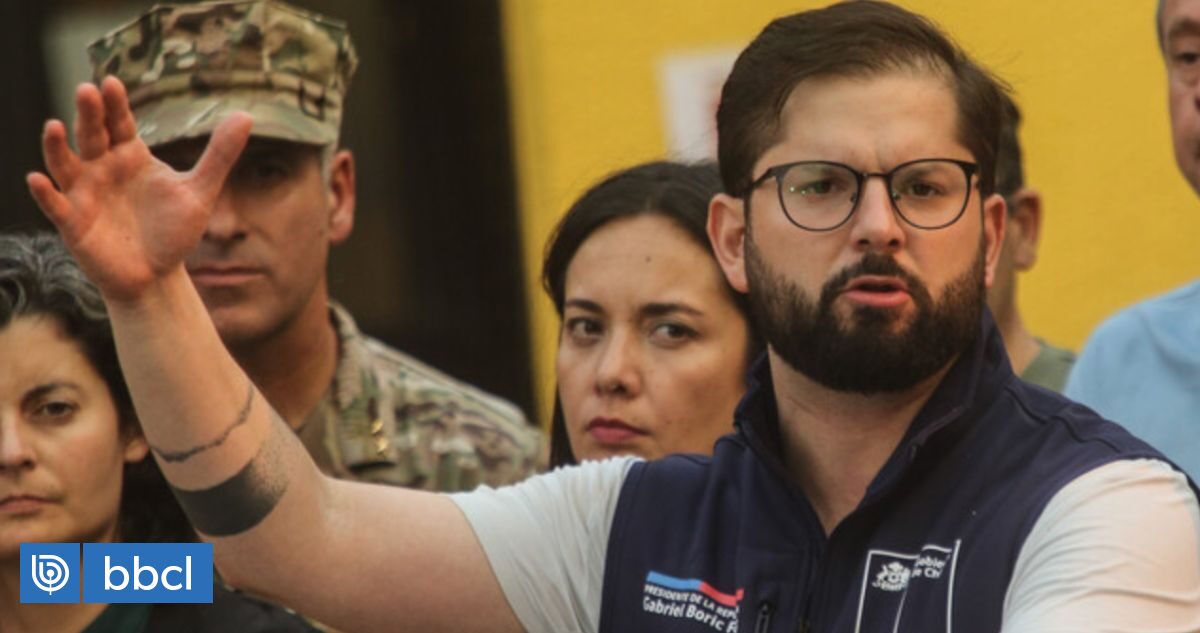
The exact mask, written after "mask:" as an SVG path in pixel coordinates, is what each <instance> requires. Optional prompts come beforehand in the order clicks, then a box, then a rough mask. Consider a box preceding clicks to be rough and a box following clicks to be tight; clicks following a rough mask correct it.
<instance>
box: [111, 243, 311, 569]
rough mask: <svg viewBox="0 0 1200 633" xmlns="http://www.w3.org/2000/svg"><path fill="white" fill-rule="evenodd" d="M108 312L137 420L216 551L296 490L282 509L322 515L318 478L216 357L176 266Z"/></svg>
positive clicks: (202, 315)
mask: <svg viewBox="0 0 1200 633" xmlns="http://www.w3.org/2000/svg"><path fill="white" fill-rule="evenodd" d="M108 308H109V312H110V315H111V319H112V323H113V333H114V337H115V339H116V343H117V351H118V355H119V356H120V359H121V365H122V368H123V370H124V373H125V377H126V380H127V382H128V384H129V389H130V393H131V395H132V396H133V402H134V407H135V409H136V411H137V414H138V418H139V420H140V421H141V423H142V426H143V428H144V430H145V433H146V437H147V440H148V441H149V443H150V445H151V447H152V450H153V453H154V456H155V458H156V459H157V460H158V462H159V464H160V465H161V467H162V471H163V473H164V475H165V476H166V478H167V481H168V482H169V483H170V485H171V487H172V488H173V489H174V490H175V492H176V496H177V497H178V498H179V500H180V502H181V504H182V505H183V507H184V510H185V511H186V512H187V513H188V516H189V517H190V518H191V520H192V522H193V525H194V526H195V527H196V528H197V530H199V531H200V532H201V533H202V534H204V535H205V536H207V537H213V538H216V539H217V541H218V546H221V545H220V543H219V541H220V539H221V537H228V536H233V535H237V534H242V533H245V532H248V531H250V530H252V529H256V528H258V526H260V525H261V523H262V521H263V519H264V518H265V517H266V516H267V515H269V514H270V513H272V512H275V511H276V509H277V506H278V505H279V503H280V500H281V499H282V498H283V497H284V496H285V495H288V494H289V490H291V489H298V490H301V491H304V492H303V493H302V494H301V495H300V497H301V498H300V499H295V500H292V502H291V503H289V504H288V507H289V508H291V509H292V510H293V511H296V512H302V513H303V514H305V515H306V516H307V517H313V516H317V517H319V516H322V513H321V512H320V511H319V503H320V498H321V497H320V496H319V492H320V490H321V487H322V486H323V481H322V477H321V475H320V473H319V472H318V471H317V470H316V468H315V466H314V465H313V464H312V462H311V460H310V459H309V458H308V455H307V453H306V452H305V451H304V449H303V447H302V446H301V445H300V444H299V443H298V442H296V441H295V438H294V437H292V436H291V434H290V433H289V432H287V429H286V425H284V424H283V422H282V421H281V420H279V418H278V416H277V415H276V414H275V413H274V411H273V410H272V409H271V407H270V405H269V404H268V403H267V402H266V400H265V399H263V397H262V395H261V394H260V393H258V391H257V389H255V387H254V386H253V384H251V382H250V380H249V378H248V377H247V376H246V374H245V372H243V371H242V369H241V368H240V367H239V366H238V365H237V363H236V362H235V361H234V360H233V358H232V357H231V356H230V355H229V353H228V352H227V351H226V349H225V347H224V345H223V344H222V343H221V340H220V337H219V336H218V335H217V332H216V329H215V328H214V326H213V324H212V321H211V320H210V318H209V316H208V313H207V311H206V309H205V307H204V304H203V303H202V302H201V300H200V297H199V295H198V294H197V293H196V291H195V288H194V287H193V285H192V283H191V281H190V280H189V279H188V277H187V274H186V272H184V270H183V268H182V267H179V269H178V270H177V271H176V272H174V273H171V274H168V275H167V276H165V277H164V278H163V279H162V280H161V281H160V282H159V283H156V284H155V285H154V286H153V287H152V288H150V289H149V290H148V291H147V292H146V293H144V294H143V295H142V296H140V297H139V298H138V299H137V300H136V301H121V302H118V301H109V302H108ZM297 502H299V503H300V506H299V507H298V506H297ZM306 504H307V505H308V506H310V507H307V508H306V507H304V505H306ZM293 527H295V528H296V529H301V530H305V529H311V530H318V529H319V526H318V525H316V524H315V523H314V521H312V520H311V519H307V520H305V521H298V522H295V524H294V526H293ZM256 531H257V530H256ZM267 532H269V530H268V531H267ZM270 537H271V535H270V534H269V533H263V534H262V535H261V536H260V535H258V534H255V538H254V539H251V540H259V539H264V540H266V539H270ZM238 549H242V548H238ZM249 551H250V553H251V554H253V553H254V552H255V551H259V550H253V549H250V550H249ZM264 553H266V551H264ZM239 559H240V557H239Z"/></svg>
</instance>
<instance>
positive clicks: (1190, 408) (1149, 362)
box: [1065, 281, 1200, 479]
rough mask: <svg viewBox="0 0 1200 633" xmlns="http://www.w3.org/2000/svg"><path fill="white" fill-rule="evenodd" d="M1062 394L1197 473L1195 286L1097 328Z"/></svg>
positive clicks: (1199, 307) (1199, 412) (1199, 302)
mask: <svg viewBox="0 0 1200 633" xmlns="http://www.w3.org/2000/svg"><path fill="white" fill-rule="evenodd" d="M1065 393H1066V395H1067V397H1069V398H1072V399H1075V400H1078V401H1079V402H1082V403H1083V404H1085V405H1087V406H1089V407H1091V408H1093V409H1095V410H1096V412H1097V413H1099V414H1100V415H1102V416H1104V417H1106V418H1108V419H1110V420H1114V421H1116V422H1118V423H1120V424H1122V425H1124V426H1125V427H1126V428H1127V429H1129V431H1130V432H1132V433H1133V434H1134V435H1136V436H1138V437H1140V438H1142V439H1143V440H1145V441H1146V442H1148V443H1149V444H1151V445H1152V446H1154V447H1155V448H1157V449H1158V450H1160V451H1162V452H1163V453H1164V454H1165V455H1166V456H1167V457H1169V458H1170V459H1171V460H1172V461H1174V462H1175V463H1176V464H1178V465H1179V466H1180V467H1181V468H1183V469H1184V470H1185V471H1186V472H1187V473H1188V475H1190V476H1191V477H1192V478H1193V479H1195V478H1196V477H1197V476H1198V475H1200V281H1196V282H1193V283H1191V284H1189V285H1186V286H1184V287H1182V288H1178V289H1176V290H1174V291H1172V292H1170V293H1167V294H1165V295H1162V296H1159V297H1155V298H1153V299H1150V300H1148V301H1144V302H1142V303H1139V304H1137V305H1135V306H1133V307H1131V308H1128V309H1126V310H1123V311H1121V312H1119V313H1117V314H1116V315H1115V316H1113V317H1111V318H1110V319H1108V320H1107V321H1105V322H1104V323H1103V324H1101V325H1100V327H1099V328H1097V329H1096V331H1095V332H1094V333H1093V334H1092V336H1091V338H1090V339H1089V340H1088V342H1087V345H1086V346H1084V349H1083V352H1082V353H1081V354H1080V355H1079V360H1078V361H1077V362H1076V363H1075V368H1074V369H1073V370H1072V371H1071V376H1070V378H1069V379H1068V380H1067V388H1066V391H1065Z"/></svg>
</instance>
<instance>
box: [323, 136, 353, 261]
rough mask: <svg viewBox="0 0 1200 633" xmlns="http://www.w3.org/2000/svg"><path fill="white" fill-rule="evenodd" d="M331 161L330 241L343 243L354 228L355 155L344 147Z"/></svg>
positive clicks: (327, 191) (328, 194)
mask: <svg viewBox="0 0 1200 633" xmlns="http://www.w3.org/2000/svg"><path fill="white" fill-rule="evenodd" d="M329 161H330V164H329V186H328V187H326V196H327V198H328V201H327V202H328V205H327V206H328V209H329V241H330V242H331V243H333V244H341V243H342V242H344V241H346V238H348V237H350V231H352V230H353V229H354V202H355V196H356V190H355V182H354V155H353V154H351V153H350V151H349V150H345V149H342V150H338V151H337V152H334V154H333V156H332V157H331V158H330V159H329Z"/></svg>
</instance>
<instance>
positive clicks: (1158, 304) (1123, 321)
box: [1085, 280, 1200, 350]
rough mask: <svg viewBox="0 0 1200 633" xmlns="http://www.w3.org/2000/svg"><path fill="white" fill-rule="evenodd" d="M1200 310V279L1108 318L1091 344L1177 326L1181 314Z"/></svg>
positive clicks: (1130, 338)
mask: <svg viewBox="0 0 1200 633" xmlns="http://www.w3.org/2000/svg"><path fill="white" fill-rule="evenodd" d="M1197 310H1200V280H1197V281H1193V282H1191V283H1189V284H1186V285H1183V286H1180V287H1179V288H1175V289H1173V290H1171V291H1168V292H1166V293H1163V294H1160V295H1157V296H1154V297H1150V298H1149V299H1145V300H1143V301H1140V302H1138V303H1135V304H1133V305H1131V306H1129V307H1127V308H1125V309H1123V310H1120V311H1119V312H1117V313H1116V314H1114V315H1112V316H1110V317H1109V318H1107V319H1105V320H1104V322H1102V323H1101V324H1100V325H1099V326H1098V327H1097V328H1096V331H1095V332H1094V333H1093V334H1092V336H1091V337H1090V339H1089V340H1088V343H1087V347H1085V350H1086V349H1087V348H1088V347H1093V346H1095V345H1098V344H1114V343H1120V342H1125V341H1133V340H1136V339H1140V338H1141V337H1143V336H1144V335H1145V333H1146V332H1147V331H1154V330H1157V329H1158V328H1162V327H1168V328H1174V327H1176V326H1177V325H1178V320H1177V319H1178V317H1179V316H1181V315H1188V316H1194V315H1195V314H1196V311H1197Z"/></svg>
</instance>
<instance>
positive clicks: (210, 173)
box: [191, 112, 253, 199]
mask: <svg viewBox="0 0 1200 633" xmlns="http://www.w3.org/2000/svg"><path fill="white" fill-rule="evenodd" d="M252 125H253V122H252V121H251V119H250V115H248V114H246V113H244V112H235V113H233V114H231V115H229V116H228V117H226V118H225V120H224V121H221V124H220V125H218V126H217V129H215V130H213V133H212V137H211V138H210V139H209V141H208V147H206V148H205V149H204V154H203V155H201V156H200V160H199V161H197V162H196V166H195V167H194V168H193V169H192V173H191V177H192V180H193V182H195V183H196V186H197V188H198V189H199V191H200V192H201V193H202V195H204V196H206V197H208V198H212V199H215V198H216V196H217V195H218V194H219V193H220V191H221V187H222V186H223V185H224V184H225V178H226V177H227V176H228V175H229V170H231V169H233V165H234V163H236V162H237V159H238V156H240V155H241V153H242V150H243V149H244V148H245V147H246V141H247V140H248V139H249V138H250V127H251V126H252Z"/></svg>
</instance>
